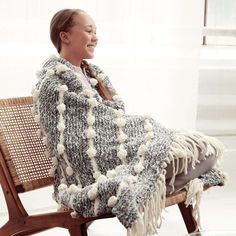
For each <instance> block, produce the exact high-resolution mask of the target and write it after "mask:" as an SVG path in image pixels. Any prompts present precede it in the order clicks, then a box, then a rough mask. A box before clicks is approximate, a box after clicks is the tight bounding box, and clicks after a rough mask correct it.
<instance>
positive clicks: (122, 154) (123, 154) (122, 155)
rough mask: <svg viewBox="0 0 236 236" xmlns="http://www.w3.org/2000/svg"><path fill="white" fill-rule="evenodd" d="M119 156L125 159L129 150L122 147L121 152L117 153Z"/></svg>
mask: <svg viewBox="0 0 236 236" xmlns="http://www.w3.org/2000/svg"><path fill="white" fill-rule="evenodd" d="M117 156H118V157H119V158H120V159H124V158H126V156H127V151H126V150H125V149H124V148H121V149H120V150H119V152H118V153H117Z"/></svg>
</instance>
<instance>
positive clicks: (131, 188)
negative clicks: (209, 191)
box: [33, 56, 224, 236]
mask: <svg viewBox="0 0 236 236" xmlns="http://www.w3.org/2000/svg"><path fill="white" fill-rule="evenodd" d="M90 66H91V68H92V69H93V70H94V72H95V74H96V78H91V80H90V83H91V86H92V89H88V88H87V87H85V86H84V84H83V83H82V82H81V77H80V75H78V73H76V70H75V67H74V66H73V65H72V64H70V63H69V62H68V61H66V60H65V59H63V58H60V57H59V58H58V57H56V56H53V57H50V58H49V59H47V60H46V61H45V63H44V65H43V67H42V69H41V70H40V71H39V72H38V78H39V81H38V83H37V84H36V87H35V89H34V90H33V101H34V107H33V112H34V116H35V120H36V121H37V122H38V123H39V125H40V131H39V132H38V134H39V135H40V137H41V138H42V139H43V140H44V143H45V144H46V145H47V155H48V156H51V157H52V162H53V167H52V170H51V171H50V174H51V175H53V176H54V199H55V200H56V201H57V202H58V203H59V204H60V205H63V206H65V207H68V208H71V209H73V210H74V212H73V213H72V216H73V217H75V216H76V214H79V215H83V216H84V217H89V216H96V215H100V214H103V213H108V212H112V213H113V214H115V215H116V216H117V217H118V219H119V220H120V222H121V223H122V224H123V225H124V226H125V227H126V228H127V229H128V230H127V235H130V236H133V235H137V236H144V235H152V234H154V233H156V231H157V228H159V227H160V225H161V212H162V210H163V209H164V207H165V196H166V185H165V173H166V170H165V168H166V166H167V164H168V163H170V162H171V161H173V160H180V159H182V160H183V161H184V170H183V171H185V173H187V165H188V164H189V163H192V166H193V167H194V166H195V164H196V163H198V154H199V152H202V153H204V154H205V155H206V156H207V155H211V154H213V155H214V156H215V157H220V156H222V151H223V147H222V145H221V143H220V142H218V140H216V139H214V138H211V137H208V136H205V135H203V134H201V133H199V132H190V131H178V132H177V131H174V130H170V129H167V128H165V127H163V126H162V125H161V124H159V123H158V122H157V121H156V120H154V119H153V118H151V117H149V116H140V115H128V114H126V113H125V106H124V102H123V101H122V100H121V99H120V98H119V96H118V95H117V93H116V91H115V89H114V87H113V86H112V84H111V82H110V80H109V78H108V77H107V76H106V75H105V74H104V73H103V71H102V70H101V69H100V68H98V67H97V66H95V65H92V64H91V65H90ZM96 80H99V81H100V82H101V81H102V83H103V84H104V85H105V86H106V87H107V89H108V90H110V91H111V92H112V93H113V94H114V93H115V94H116V95H115V96H113V100H111V101H110V100H109V101H108V100H104V99H103V98H102V97H101V96H100V95H99V93H98V91H97V89H96V85H97V83H96ZM216 172H217V174H215V173H216ZM175 174H176V173H175V170H174V171H173V177H172V180H171V183H170V184H171V185H172V187H173V184H174V178H175ZM201 178H203V180H204V184H209V185H216V184H222V185H223V183H224V175H223V174H222V172H221V171H220V170H218V169H212V170H211V171H210V172H208V173H207V174H206V175H205V176H201V177H200V179H199V180H198V183H202V184H203V182H201V181H200V180H201ZM208 179H209V180H210V181H209V182H208V181H207V180H208ZM199 181H200V182H199ZM195 183H196V181H195ZM200 185H201V184H197V185H196V184H195V185H194V184H191V187H190V186H189V192H188V196H189V197H188V199H187V200H188V201H187V204H190V203H191V202H193V201H191V199H192V198H194V197H197V198H198V199H199V197H198V196H200V192H201V191H202V186H200ZM194 186H198V187H194ZM173 190H174V188H173ZM197 202H198V203H199V200H198V201H197ZM194 213H195V215H196V212H194Z"/></svg>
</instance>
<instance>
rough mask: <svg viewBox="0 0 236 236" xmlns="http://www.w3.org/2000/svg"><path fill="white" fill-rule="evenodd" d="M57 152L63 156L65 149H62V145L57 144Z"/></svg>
mask: <svg viewBox="0 0 236 236" xmlns="http://www.w3.org/2000/svg"><path fill="white" fill-rule="evenodd" d="M57 151H58V153H59V154H60V155H61V154H63V153H64V151H65V147H64V145H63V144H60V143H59V144H57Z"/></svg>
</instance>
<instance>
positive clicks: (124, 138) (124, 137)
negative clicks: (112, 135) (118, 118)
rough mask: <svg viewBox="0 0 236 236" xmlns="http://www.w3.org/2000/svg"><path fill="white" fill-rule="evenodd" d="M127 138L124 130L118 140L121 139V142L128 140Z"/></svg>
mask: <svg viewBox="0 0 236 236" xmlns="http://www.w3.org/2000/svg"><path fill="white" fill-rule="evenodd" d="M127 138H128V137H127V135H126V134H125V133H123V132H122V133H121V134H120V135H119V136H118V141H119V143H123V142H125V141H126V139H127Z"/></svg>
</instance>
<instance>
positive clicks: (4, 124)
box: [0, 97, 52, 191]
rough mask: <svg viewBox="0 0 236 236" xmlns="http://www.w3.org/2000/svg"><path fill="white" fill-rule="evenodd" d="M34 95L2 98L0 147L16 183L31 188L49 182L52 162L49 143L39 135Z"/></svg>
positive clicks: (26, 188) (0, 103)
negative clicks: (47, 144)
mask: <svg viewBox="0 0 236 236" xmlns="http://www.w3.org/2000/svg"><path fill="white" fill-rule="evenodd" d="M31 108H32V98H31V97H25V98H15V99H4V100H0V140H1V149H2V152H3V155H4V157H5V160H6V164H7V166H8V168H9V169H10V173H11V175H12V177H13V180H14V183H15V186H22V187H23V190H19V191H28V190H32V189H35V188H38V187H41V186H40V185H48V184H49V182H51V181H52V180H51V178H49V176H48V171H49V169H50V168H51V166H52V163H51V160H50V158H47V157H46V156H45V150H46V147H45V145H44V144H43V143H42V141H41V139H40V138H39V137H38V135H37V130H38V129H39V126H38V124H36V122H35V121H34V119H33V116H32V113H31Z"/></svg>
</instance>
